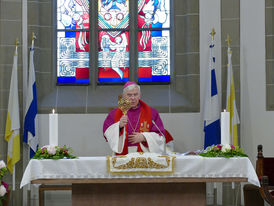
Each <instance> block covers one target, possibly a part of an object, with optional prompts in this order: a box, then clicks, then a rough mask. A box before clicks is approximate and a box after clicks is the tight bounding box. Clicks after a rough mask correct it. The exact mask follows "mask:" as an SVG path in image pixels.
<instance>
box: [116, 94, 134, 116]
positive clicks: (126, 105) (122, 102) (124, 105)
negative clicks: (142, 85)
mask: <svg viewBox="0 0 274 206" xmlns="http://www.w3.org/2000/svg"><path fill="white" fill-rule="evenodd" d="M118 107H119V109H121V110H122V112H123V114H124V115H126V114H127V111H128V110H129V109H130V107H131V106H130V101H129V100H128V99H127V98H124V97H123V96H122V95H119V97H118Z"/></svg>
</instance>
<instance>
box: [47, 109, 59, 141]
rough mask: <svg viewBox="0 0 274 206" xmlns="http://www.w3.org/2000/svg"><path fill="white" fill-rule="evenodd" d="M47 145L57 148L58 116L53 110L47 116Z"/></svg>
mask: <svg viewBox="0 0 274 206" xmlns="http://www.w3.org/2000/svg"><path fill="white" fill-rule="evenodd" d="M49 145H55V146H58V114H57V113H55V110H54V109H52V113H51V114H49Z"/></svg>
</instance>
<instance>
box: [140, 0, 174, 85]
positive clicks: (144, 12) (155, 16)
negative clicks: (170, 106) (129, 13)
mask: <svg viewBox="0 0 274 206" xmlns="http://www.w3.org/2000/svg"><path fill="white" fill-rule="evenodd" d="M169 11H170V9H169V0H138V28H139V32H138V40H139V41H138V82H166V83H168V82H170V32H169V26H170V22H169V19H170V15H169V13H170V12H169Z"/></svg>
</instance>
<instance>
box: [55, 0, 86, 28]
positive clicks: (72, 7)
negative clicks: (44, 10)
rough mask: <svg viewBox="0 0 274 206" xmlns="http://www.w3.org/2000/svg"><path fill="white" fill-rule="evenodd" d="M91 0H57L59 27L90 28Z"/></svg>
mask: <svg viewBox="0 0 274 206" xmlns="http://www.w3.org/2000/svg"><path fill="white" fill-rule="evenodd" d="M88 28H89V0H57V29H88Z"/></svg>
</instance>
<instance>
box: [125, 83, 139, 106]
mask: <svg viewBox="0 0 274 206" xmlns="http://www.w3.org/2000/svg"><path fill="white" fill-rule="evenodd" d="M124 97H125V98H127V99H128V100H129V101H130V106H131V108H133V109H135V108H137V106H138V104H139V99H140V97H141V93H140V91H139V89H138V88H134V89H132V90H129V91H127V92H126V93H124Z"/></svg>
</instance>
